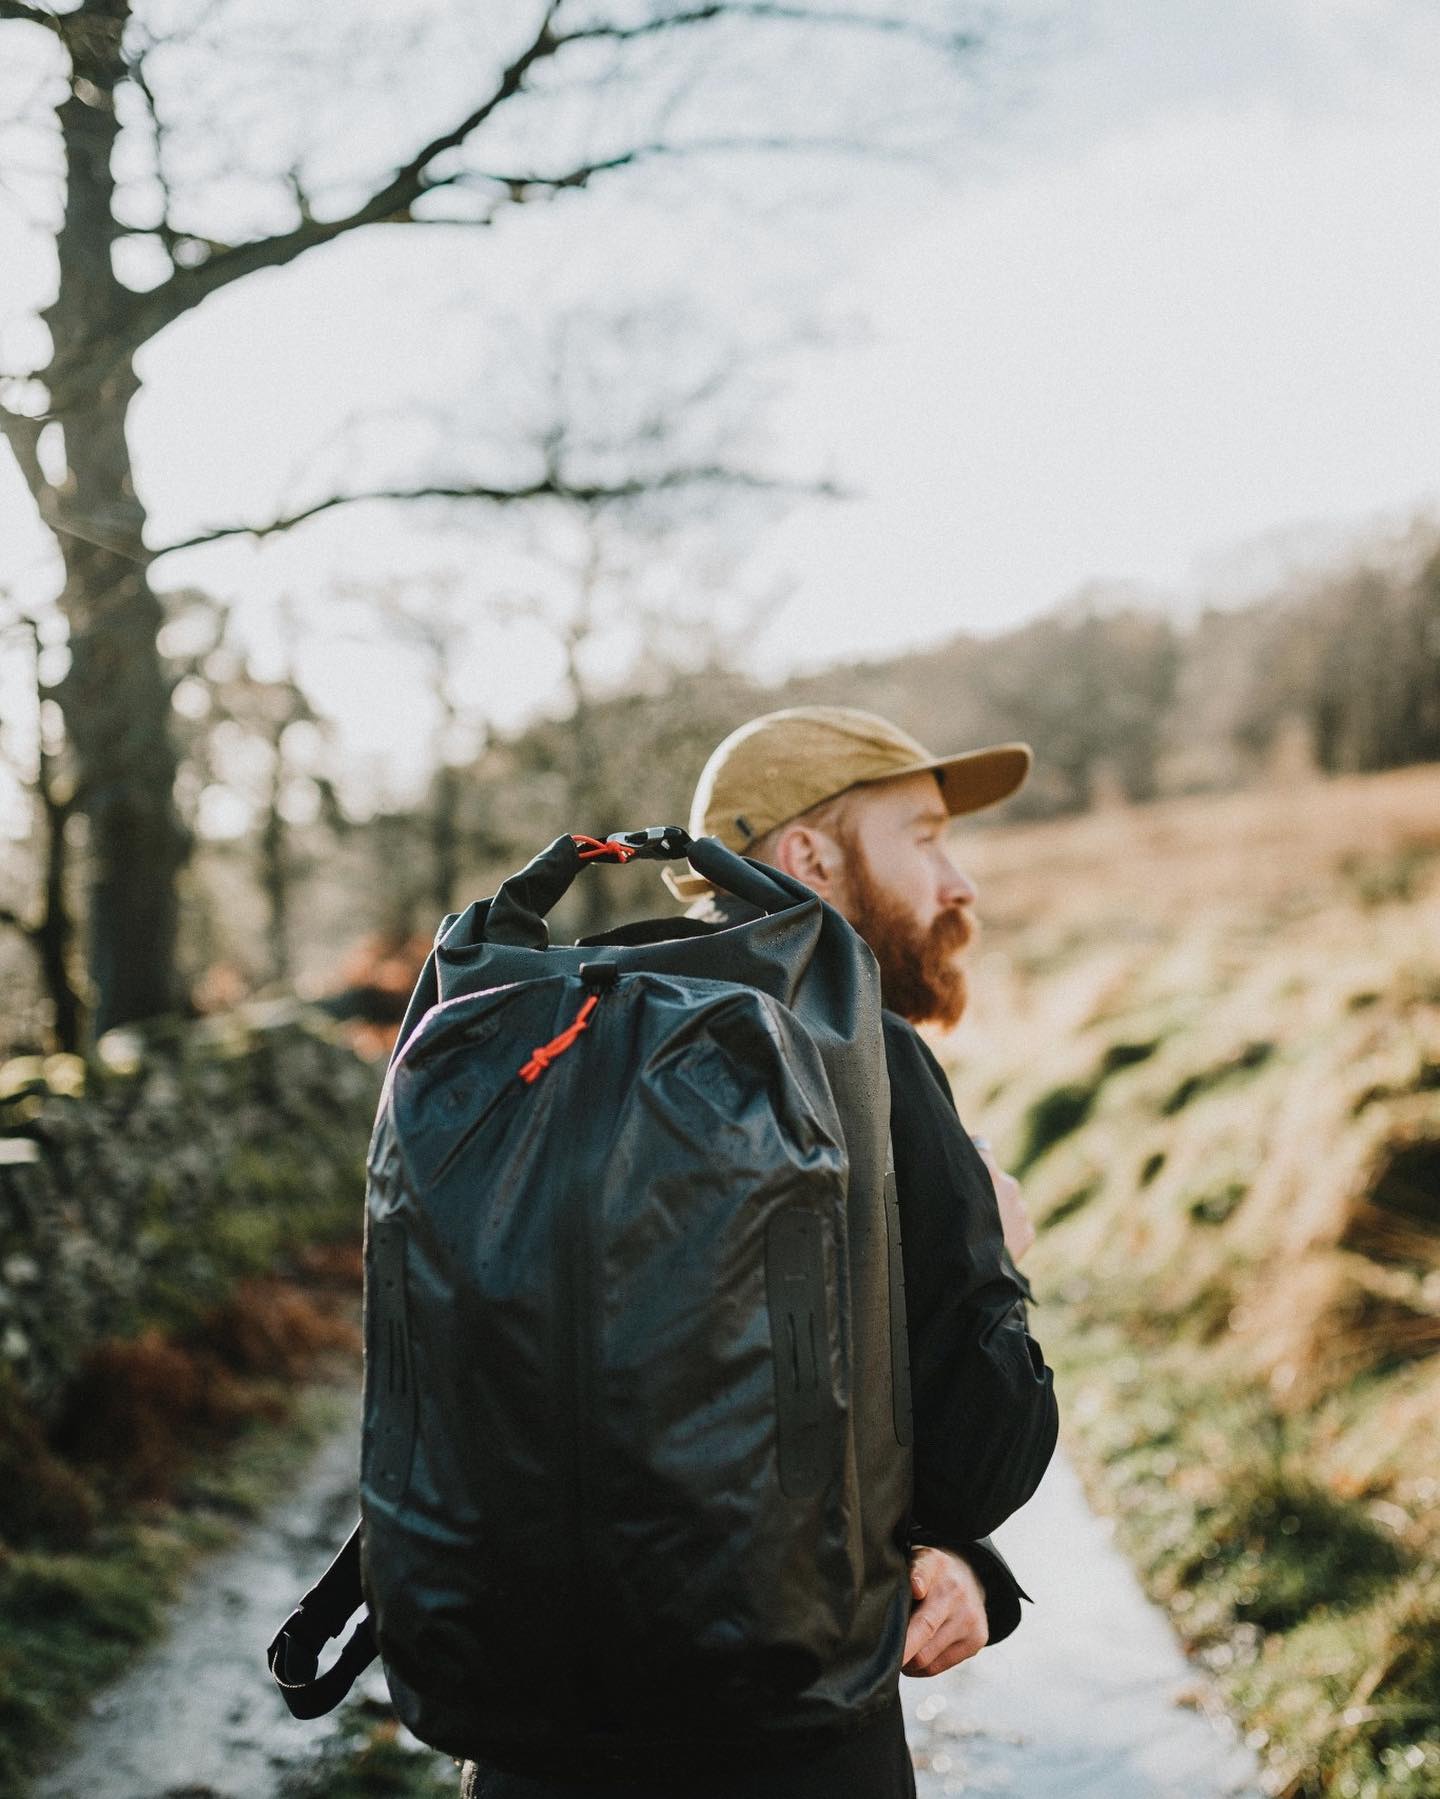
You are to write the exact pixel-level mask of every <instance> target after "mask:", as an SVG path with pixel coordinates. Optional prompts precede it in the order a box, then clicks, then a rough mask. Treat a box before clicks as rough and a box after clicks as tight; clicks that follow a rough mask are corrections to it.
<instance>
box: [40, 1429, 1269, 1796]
mask: <svg viewBox="0 0 1440 1799" xmlns="http://www.w3.org/2000/svg"><path fill="white" fill-rule="evenodd" d="M356 1441H357V1424H356V1423H350V1424H347V1425H346V1426H345V1427H344V1428H343V1429H342V1430H341V1431H340V1432H339V1433H338V1434H337V1435H336V1436H334V1437H333V1438H332V1439H330V1441H329V1442H328V1443H327V1444H326V1445H325V1446H324V1447H323V1448H322V1449H321V1450H320V1451H319V1452H318V1453H317V1454H316V1455H315V1457H314V1458H313V1460H312V1461H311V1462H310V1463H309V1464H308V1466H307V1467H306V1468H305V1469H304V1470H303V1471H302V1472H301V1473H300V1475H299V1476H298V1477H297V1485H296V1491H295V1493H294V1495H293V1497H292V1498H291V1499H289V1500H288V1501H287V1502H286V1503H285V1504H284V1505H282V1506H279V1507H277V1508H276V1510H275V1511H274V1512H273V1513H272V1514H271V1515H270V1516H269V1517H268V1518H267V1519H266V1520H265V1521H264V1522H263V1523H261V1524H260V1525H258V1526H256V1527H255V1528H254V1529H253V1530H252V1531H250V1532H249V1533H248V1534H247V1535H246V1537H245V1539H244V1541H243V1542H242V1543H241V1544H239V1545H238V1546H237V1547H236V1548H235V1549H233V1550H230V1551H228V1552H227V1553H225V1554H224V1555H221V1556H217V1557H216V1558H214V1559H213V1560H212V1561H210V1562H208V1563H207V1564H206V1565H205V1567H204V1569H203V1571H202V1573H201V1574H200V1576H199V1578H198V1580H197V1581H196V1583H195V1585H194V1587H193V1589H192V1591H191V1593H190V1595H189V1597H188V1598H187V1599H186V1600H185V1601H184V1603H183V1604H182V1605H181V1606H180V1607H179V1608H178V1609H177V1611H176V1613H175V1617H174V1623H173V1626H172V1628H171V1631H170V1634H169V1635H168V1636H167V1637H166V1639H165V1640H164V1642H162V1643H161V1644H159V1645H158V1646H157V1647H156V1648H155V1649H153V1650H152V1651H150V1652H149V1653H148V1654H147V1655H146V1656H145V1657H144V1658H143V1660H142V1661H140V1662H139V1663H138V1664H137V1665H136V1667H135V1668H134V1669H133V1670H132V1672H131V1673H130V1674H128V1675H127V1676H126V1677H125V1678H124V1679H123V1680H122V1681H120V1682H119V1683H118V1684H117V1685H115V1686H113V1687H111V1688H110V1689H109V1690H108V1691H107V1692H105V1693H104V1694H103V1695H101V1696H100V1698H99V1699H98V1700H97V1701H96V1703H95V1707H94V1710H93V1714H92V1716H91V1717H90V1718H88V1719H87V1720H86V1721H85V1722H84V1723H82V1724H81V1725H80V1727H79V1731H78V1735H77V1740H76V1744H75V1748H74V1751H73V1753H72V1754H71V1755H70V1756H69V1757H68V1758H67V1759H66V1760H65V1761H64V1762H63V1763H62V1764H61V1765H60V1766H58V1767H57V1768H56V1769H55V1770H54V1771H53V1772H52V1773H51V1774H50V1775H49V1776H47V1777H46V1778H45V1779H43V1780H41V1781H40V1782H39V1783H38V1784H37V1786H36V1789H35V1799H277V1795H278V1792H279V1788H280V1784H281V1781H282V1778H283V1776H284V1773H285V1770H286V1768H287V1767H292V1766H295V1765H298V1764H303V1763H304V1762H306V1761H308V1760H310V1759H311V1758H312V1757H313V1755H314V1754H315V1752H316V1751H317V1749H318V1748H319V1747H320V1744H321V1742H322V1741H323V1739H324V1736H325V1734H326V1727H325V1726H324V1725H323V1724H297V1723H296V1722H295V1721H294V1720H293V1719H292V1718H291V1717H290V1715H289V1713H288V1712H287V1711H286V1710H285V1708H284V1706H283V1704H282V1703H281V1701H280V1699H279V1696H278V1694H276V1693H275V1691H274V1688H273V1687H272V1686H271V1684H270V1682H269V1680H268V1678H267V1676H266V1673H265V1663H264V1651H265V1645H266V1643H267V1642H268V1641H269V1640H270V1637H271V1636H272V1635H273V1633H274V1631H275V1628H276V1625H277V1624H278V1623H279V1621H280V1620H281V1619H282V1618H283V1617H284V1616H285V1614H286V1613H287V1612H288V1610H289V1609H290V1607H291V1606H292V1605H293V1603H294V1601H295V1599H296V1598H297V1597H298V1596H299V1594H300V1592H301V1591H302V1590H303V1589H304V1587H305V1586H306V1585H307V1584H308V1582H309V1581H310V1580H312V1579H313V1578H314V1576H315V1575H316V1574H317V1573H318V1572H319V1570H320V1568H321V1567H323V1565H324V1563H325V1560H326V1557H327V1556H328V1554H329V1553H330V1552H331V1551H332V1550H333V1549H334V1548H335V1547H337V1546H338V1545H339V1543H340V1542H341V1541H342V1539H343V1538H344V1536H345V1534H346V1532H347V1530H348V1529H349V1527H350V1525H351V1523H352V1522H353V1519H354V1510H355V1461H356V1451H355V1444H356ZM1001 1541H1002V1542H1003V1544H1004V1547H1005V1549H1006V1552H1007V1553H1008V1554H1009V1555H1010V1556H1011V1557H1012V1559H1013V1561H1014V1564H1015V1568H1016V1571H1017V1573H1018V1574H1019V1576H1020V1579H1021V1580H1022V1582H1023V1583H1024V1585H1025V1587H1026V1589H1027V1590H1028V1591H1029V1592H1031V1593H1033V1594H1034V1596H1035V1600H1036V1603H1035V1605H1034V1606H1033V1607H1027V1616H1026V1619H1025V1622H1024V1623H1023V1625H1022V1626H1021V1628H1020V1630H1018V1631H1017V1632H1016V1633H1015V1635H1014V1636H1013V1637H1012V1638H1011V1639H1010V1641H1009V1642H1007V1643H1002V1644H999V1645H997V1646H996V1648H994V1649H993V1650H987V1651H986V1652H985V1653H984V1654H983V1655H981V1656H980V1657H978V1658H977V1659H976V1660H975V1661H974V1662H973V1663H971V1664H969V1665H967V1666H965V1667H962V1668H957V1669H954V1670H952V1672H951V1673H949V1674H946V1675H942V1676H941V1677H940V1678H939V1679H938V1680H933V1681H914V1680H904V1681H902V1683H901V1688H902V1693H903V1696H904V1700H905V1706H906V1712H907V1717H908V1721H909V1731H910V1742H911V1746H912V1749H913V1750H914V1753H915V1759H916V1764H917V1781H918V1784H919V1792H920V1796H921V1799H941V1796H942V1795H944V1796H946V1799H949V1796H950V1795H954V1794H974V1795H982V1794H983V1795H990V1794H995V1795H1017V1796H1018V1795H1023V1796H1024V1799H1258V1792H1259V1789H1258V1786H1257V1785H1256V1784H1255V1770H1254V1767H1253V1764H1252V1761H1251V1758H1250V1757H1249V1755H1248V1754H1247V1753H1246V1752H1245V1751H1244V1749H1243V1748H1242V1747H1240V1746H1239V1745H1237V1744H1236V1742H1235V1740H1234V1736H1233V1733H1231V1732H1229V1731H1228V1729H1227V1728H1223V1727H1222V1726H1220V1725H1218V1724H1217V1723H1215V1722H1212V1721H1211V1719H1210V1718H1209V1717H1207V1716H1206V1715H1204V1713H1203V1712H1197V1711H1196V1710H1194V1709H1187V1708H1186V1707H1184V1706H1181V1705H1177V1703H1176V1699H1177V1696H1180V1695H1184V1694H1189V1695H1192V1696H1193V1695H1194V1694H1196V1693H1197V1692H1200V1691H1203V1684H1202V1683H1201V1682H1200V1681H1199V1680H1198V1679H1197V1676H1196V1673H1195V1670H1193V1669H1192V1668H1191V1667H1190V1666H1189V1665H1188V1664H1187V1663H1186V1661H1185V1659H1184V1657H1183V1656H1182V1655H1181V1653H1180V1651H1179V1649H1178V1648H1177V1646H1176V1644H1175V1641H1174V1638H1173V1637H1172V1635H1171V1632H1170V1628H1169V1625H1168V1623H1167V1622H1166V1620H1165V1618H1164V1617H1163V1616H1162V1615H1161V1614H1160V1613H1159V1612H1158V1611H1156V1610H1155V1608H1154V1607H1153V1606H1151V1605H1150V1604H1149V1603H1148V1602H1147V1600H1146V1599H1145V1598H1144V1596H1143V1594H1142V1593H1141V1591H1140V1589H1139V1586H1138V1585H1137V1583H1136V1581H1135V1578H1134V1576H1133V1574H1132V1573H1131V1572H1130V1569H1129V1568H1128V1566H1127V1565H1126V1564H1125V1563H1124V1562H1123V1560H1122V1559H1121V1557H1120V1556H1119V1554H1118V1552H1117V1551H1116V1550H1115V1549H1114V1548H1113V1546H1112V1545H1111V1543H1110V1541H1109V1537H1108V1534H1107V1532H1106V1530H1105V1527H1104V1526H1103V1524H1102V1523H1101V1522H1100V1521H1099V1520H1097V1519H1095V1518H1094V1517H1092V1516H1091V1514H1090V1512H1089V1511H1088V1509H1087V1508H1086V1505H1085V1501H1084V1498H1083V1496H1082V1495H1081V1492H1080V1488H1079V1484H1078V1482H1077V1481H1076V1479H1075V1476H1074V1474H1073V1472H1072V1471H1071V1469H1070V1467H1069V1466H1068V1464H1066V1463H1065V1462H1064V1461H1063V1460H1062V1461H1057V1463H1056V1464H1055V1466H1054V1467H1053V1468H1052V1470H1051V1472H1050V1474H1049V1475H1048V1476H1047V1477H1046V1480H1045V1484H1044V1486H1043V1487H1042V1488H1041V1491H1040V1493H1039V1494H1038V1495H1037V1496H1036V1498H1035V1500H1034V1501H1033V1502H1032V1504H1031V1505H1030V1506H1028V1507H1027V1508H1026V1509H1025V1511H1024V1512H1023V1513H1022V1514H1021V1515H1020V1516H1019V1517H1018V1518H1016V1519H1013V1520H1012V1521H1011V1523H1010V1524H1009V1525H1008V1526H1007V1527H1006V1529H1005V1531H1004V1532H1003V1533H1001ZM363 1688H364V1690H366V1691H368V1692H369V1693H371V1694H372V1695H373V1696H375V1697H377V1698H381V1697H383V1696H384V1684H383V1676H382V1675H381V1673H380V1670H379V1667H378V1664H377V1665H376V1667H374V1668H372V1669H371V1670H370V1672H369V1674H368V1676H367V1677H366V1680H365V1682H364V1683H363ZM442 1765H443V1764H442ZM457 1784H458V1783H457ZM677 1799H678V1796H677Z"/></svg>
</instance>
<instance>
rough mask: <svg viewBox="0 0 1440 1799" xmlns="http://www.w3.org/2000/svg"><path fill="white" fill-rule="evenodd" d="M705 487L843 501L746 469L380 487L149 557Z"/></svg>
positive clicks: (817, 486) (826, 489)
mask: <svg viewBox="0 0 1440 1799" xmlns="http://www.w3.org/2000/svg"><path fill="white" fill-rule="evenodd" d="M707 484H708V485H710V486H717V487H719V486H725V487H735V488H753V489H756V490H757V491H764V492H771V493H773V492H792V493H804V494H806V495H814V496H816V497H818V498H822V499H837V498H843V497H844V491H843V490H842V489H841V488H839V487H837V486H836V485H835V484H834V483H832V482H828V481H822V482H813V481H812V482H795V481H788V480H784V479H781V478H780V477H778V476H770V475H760V474H755V473H753V472H751V471H749V470H745V469H732V468H724V467H719V466H715V467H702V468H681V469H671V470H667V471H666V472H665V473H663V474H659V475H654V476H644V477H638V476H637V477H636V478H635V479H633V480H630V481H617V482H615V483H614V484H613V485H607V484H605V483H603V482H596V483H591V482H572V481H565V480H563V479H562V478H561V477H560V476H559V475H557V474H554V473H553V472H552V473H551V474H548V475H546V476H545V477H544V478H543V479H541V480H539V481H531V482H528V483H526V484H525V485H523V486H519V487H492V486H488V485H486V484H484V483H480V482H465V483H457V484H456V485H454V486H442V485H431V486H423V487H381V488H375V489H373V490H371V491H370V492H368V493H340V494H330V495H328V496H327V497H326V498H325V499H323V500H316V501H315V502H314V503H313V504H312V505H309V506H302V507H301V508H300V510H299V511H298V512H292V513H288V514H286V515H285V516H284V517H281V518H275V519H271V520H270V521H269V522H268V523H266V524H263V525H218V526H216V527H215V528H214V529H213V530H209V531H199V532H197V533H196V534H195V536H193V537H185V538H182V539H180V541H179V542H177V543H167V544H165V545H164V546H163V547H162V548H160V549H158V550H153V551H152V552H151V553H150V559H151V560H152V561H155V560H157V559H158V558H159V557H161V556H173V555H175V553H176V552H177V551H179V550H195V549H200V548H202V547H203V546H204V545H205V544H210V543H219V542H221V541H222V540H224V539H225V538H229V537H253V538H256V539H261V538H266V537H274V536H276V535H277V534H279V533H280V532H282V531H290V530H293V529H294V527H295V526H296V525H303V524H305V523H306V522H307V520H309V519H312V518H318V517H319V516H320V515H321V513H325V512H333V511H334V510H335V508H336V507H337V506H358V505H361V504H363V503H364V502H366V501H369V500H402V501H415V500H486V501H489V502H490V503H492V504H494V505H511V504H514V503H516V502H521V501H526V500H568V501H570V502H571V503H572V504H575V505H579V506H603V505H607V504H609V503H612V502H615V501H621V500H638V499H642V498H644V497H645V496H646V495H649V494H657V493H668V492H673V491H675V490H676V489H679V488H685V487H698V486H704V485H707Z"/></svg>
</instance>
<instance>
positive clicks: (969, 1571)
mask: <svg viewBox="0 0 1440 1799" xmlns="http://www.w3.org/2000/svg"><path fill="white" fill-rule="evenodd" d="M910 1591H911V1592H912V1593H913V1594H914V1596H915V1609H914V1610H913V1611H912V1612H911V1614H910V1628H909V1629H908V1630H907V1631H906V1632H905V1656H904V1660H903V1661H902V1662H901V1664H900V1666H901V1672H902V1673H905V1674H916V1675H921V1674H943V1673H944V1672H945V1670H946V1669H947V1668H953V1667H954V1666H955V1665H956V1663H957V1662H964V1661H969V1659H970V1657H971V1656H972V1655H978V1654H979V1653H980V1651H981V1650H982V1649H983V1648H984V1647H985V1645H986V1644H987V1643H988V1642H989V1641H990V1625H989V1622H988V1620H987V1619H986V1617H985V1589H984V1588H983V1587H982V1586H981V1585H980V1581H979V1578H978V1576H977V1575H976V1573H975V1570H974V1569H973V1568H972V1567H971V1566H970V1564H969V1562H967V1561H966V1560H965V1558H964V1556H962V1555H957V1554H956V1553H955V1551H954V1550H952V1549H931V1548H922V1549H916V1550H914V1551H912V1553H911V1556H910Z"/></svg>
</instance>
